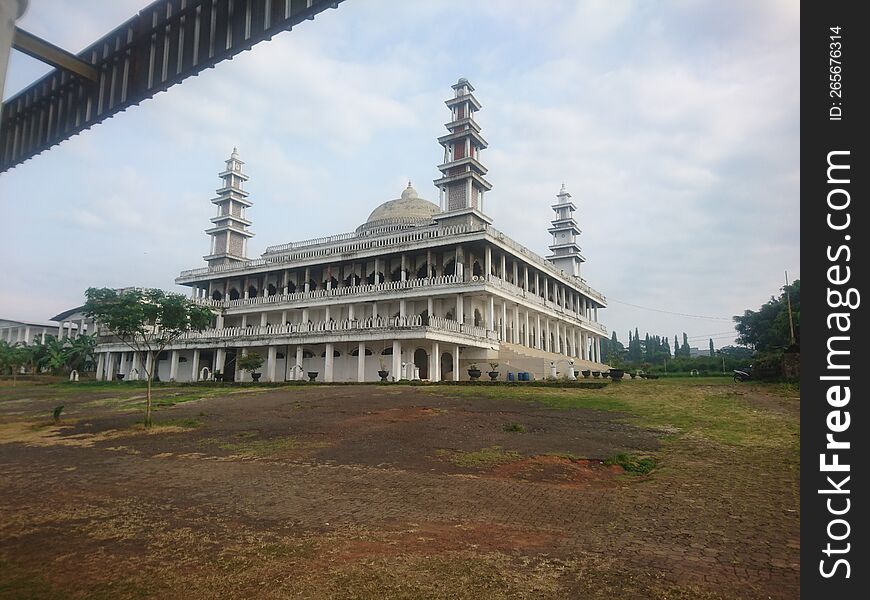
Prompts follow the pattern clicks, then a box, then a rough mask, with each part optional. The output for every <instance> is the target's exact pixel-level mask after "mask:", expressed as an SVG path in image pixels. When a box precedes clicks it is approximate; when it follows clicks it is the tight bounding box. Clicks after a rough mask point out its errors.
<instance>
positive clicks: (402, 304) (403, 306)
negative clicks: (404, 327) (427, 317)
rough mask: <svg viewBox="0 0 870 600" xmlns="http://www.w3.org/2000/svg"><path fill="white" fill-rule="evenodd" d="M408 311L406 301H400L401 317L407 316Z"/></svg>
mask: <svg viewBox="0 0 870 600" xmlns="http://www.w3.org/2000/svg"><path fill="white" fill-rule="evenodd" d="M406 311H407V303H406V302H405V299H404V298H402V299H401V300H399V316H400V317H404V316H407V315H406Z"/></svg>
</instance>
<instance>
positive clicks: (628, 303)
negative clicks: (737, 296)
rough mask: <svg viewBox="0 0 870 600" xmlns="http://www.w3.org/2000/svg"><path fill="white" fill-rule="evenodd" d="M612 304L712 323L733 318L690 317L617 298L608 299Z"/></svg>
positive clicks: (685, 314)
mask: <svg viewBox="0 0 870 600" xmlns="http://www.w3.org/2000/svg"><path fill="white" fill-rule="evenodd" d="M608 300H609V301H611V302H616V303H617V304H624V305H626V306H632V307H634V308H639V309H641V310H649V311H652V312H657V313H664V314H666V315H676V316H678V317H689V318H692V319H708V320H710V321H731V317H707V316H704V315H690V314H687V313H681V312H674V311H670V310H662V309H660V308H649V307H648V306H640V305H638V304H632V303H631V302H623V301H622V300H616V299H615V298H608Z"/></svg>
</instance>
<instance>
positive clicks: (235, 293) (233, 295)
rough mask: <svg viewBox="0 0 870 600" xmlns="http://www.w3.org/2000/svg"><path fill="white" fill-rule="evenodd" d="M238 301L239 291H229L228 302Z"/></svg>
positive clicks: (233, 289)
mask: <svg viewBox="0 0 870 600" xmlns="http://www.w3.org/2000/svg"><path fill="white" fill-rule="evenodd" d="M238 299H239V290H237V289H236V288H232V289H231V290H230V300H238Z"/></svg>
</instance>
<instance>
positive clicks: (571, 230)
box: [547, 183, 586, 277]
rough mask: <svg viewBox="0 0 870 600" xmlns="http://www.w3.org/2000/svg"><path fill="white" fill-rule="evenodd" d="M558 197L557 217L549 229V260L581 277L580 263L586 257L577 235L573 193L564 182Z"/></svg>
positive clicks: (554, 207) (578, 229)
mask: <svg viewBox="0 0 870 600" xmlns="http://www.w3.org/2000/svg"><path fill="white" fill-rule="evenodd" d="M556 198H557V199H558V201H557V202H556V203H555V204H553V205H552V206H553V210H554V211H555V212H556V218H555V219H553V226H552V227H550V228H549V229H548V230H547V231H549V232H550V233H552V234H553V243H552V244H551V245H550V251H551V252H552V254H551V255H550V256H548V257H547V260H549V261H550V262H551V263H553V265H554V266H555V267H556V268H559V269H562V270H563V271H565V273H567V274H568V275H573V276H574V277H580V263H582V262H584V261H585V260H586V259H585V258H583V255H582V254H580V246H579V245H578V244H577V236H578V235H580V227H579V226H578V225H577V220H576V219H575V218H574V211H575V210H577V207H576V206H574V203H573V202H571V194H569V193H568V190H566V189H565V184H564V183H563V184H562V189H561V190H560V191H559V193H558V194H557V195H556Z"/></svg>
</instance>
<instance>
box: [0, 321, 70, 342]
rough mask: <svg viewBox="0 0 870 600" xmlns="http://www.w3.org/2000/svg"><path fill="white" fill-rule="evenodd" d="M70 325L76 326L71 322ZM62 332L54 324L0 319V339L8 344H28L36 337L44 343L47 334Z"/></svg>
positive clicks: (56, 334) (57, 335)
mask: <svg viewBox="0 0 870 600" xmlns="http://www.w3.org/2000/svg"><path fill="white" fill-rule="evenodd" d="M70 326H71V327H73V328H76V327H77V326H76V325H75V324H72V323H71V324H70ZM73 331H75V329H73ZM63 333H64V332H63V330H62V329H61V328H59V327H58V326H57V325H54V324H48V323H37V322H32V321H15V320H13V319H0V340H3V341H4V342H6V343H8V344H25V345H30V344H32V343H33V342H34V341H35V340H37V339H39V340H40V342H41V343H43V344H44V343H45V338H46V337H47V336H52V335H53V336H54V337H61V336H62V335H63Z"/></svg>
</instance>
